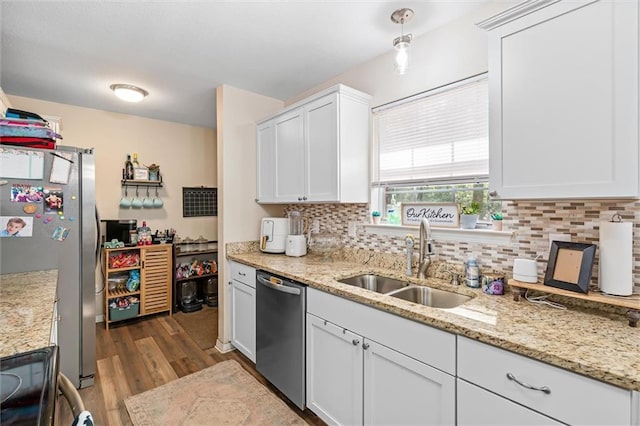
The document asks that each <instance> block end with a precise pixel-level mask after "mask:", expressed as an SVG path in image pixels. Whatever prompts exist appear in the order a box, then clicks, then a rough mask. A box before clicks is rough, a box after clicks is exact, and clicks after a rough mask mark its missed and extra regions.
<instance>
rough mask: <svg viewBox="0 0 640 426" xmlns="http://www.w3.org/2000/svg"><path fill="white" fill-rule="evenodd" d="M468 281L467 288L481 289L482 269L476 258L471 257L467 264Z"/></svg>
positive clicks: (466, 280)
mask: <svg viewBox="0 0 640 426" xmlns="http://www.w3.org/2000/svg"><path fill="white" fill-rule="evenodd" d="M465 270H466V279H465V282H466V284H467V287H471V288H478V287H480V267H479V266H478V261H477V260H476V258H475V257H473V256H469V257H468V258H467V263H466V268H465Z"/></svg>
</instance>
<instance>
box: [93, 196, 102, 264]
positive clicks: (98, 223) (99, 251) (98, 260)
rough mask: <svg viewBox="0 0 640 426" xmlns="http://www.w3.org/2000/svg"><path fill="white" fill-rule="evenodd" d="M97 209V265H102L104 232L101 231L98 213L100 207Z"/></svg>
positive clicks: (96, 207)
mask: <svg viewBox="0 0 640 426" xmlns="http://www.w3.org/2000/svg"><path fill="white" fill-rule="evenodd" d="M95 209H96V235H97V239H96V263H100V254H101V252H102V244H100V242H101V241H102V231H101V229H100V212H99V211H98V206H95Z"/></svg>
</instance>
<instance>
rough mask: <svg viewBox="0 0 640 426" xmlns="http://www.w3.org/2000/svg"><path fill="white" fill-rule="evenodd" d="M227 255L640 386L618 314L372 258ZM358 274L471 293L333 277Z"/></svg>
mask: <svg viewBox="0 0 640 426" xmlns="http://www.w3.org/2000/svg"><path fill="white" fill-rule="evenodd" d="M227 257H228V258H229V259H230V260H235V261H238V262H240V263H244V264H246V265H250V266H253V267H255V268H259V269H263V270H266V271H269V272H272V273H275V274H279V275H281V276H284V277H287V278H291V279H294V280H296V281H300V282H302V283H305V284H307V285H309V286H310V287H313V288H317V289H319V290H323V291H326V292H328V293H332V294H335V295H338V296H341V297H345V298H347V299H350V300H353V301H356V302H359V303H363V304H366V305H370V306H373V307H375V308H378V309H381V310H384V311H388V312H391V313H394V314H397V315H400V316H402V317H405V318H409V319H412V320H415V321H418V322H421V323H424V324H427V325H430V326H433V327H437V328H439V329H442V330H447V331H450V332H452V333H456V334H459V335H463V336H467V337H470V338H473V339H477V340H479V341H482V342H485V343H489V344H492V345H495V346H498V347H501V348H503V349H507V350H510V351H513V352H515V353H519V354H522V355H525V356H529V357H531V358H535V359H538V360H540V361H544V362H547V363H549V364H552V365H555V366H558V367H562V368H565V369H567V370H570V371H574V372H576V373H580V374H583V375H586V376H589V377H592V378H595V379H598V380H602V381H604V382H607V383H611V384H613V385H617V386H620V387H622V388H625V389H631V390H637V391H640V329H638V328H631V327H629V326H628V325H627V320H626V319H625V318H624V317H623V316H621V315H617V314H614V313H606V312H601V311H594V310H585V309H581V308H579V307H569V309H567V310H560V309H555V308H551V307H548V306H541V305H533V304H531V303H529V302H526V301H521V302H515V301H513V299H512V297H511V295H510V294H507V295H504V296H489V295H486V294H484V293H483V292H482V290H480V289H471V288H468V287H465V286H464V285H462V286H452V285H451V284H449V283H448V281H445V280H442V279H437V278H429V279H427V280H418V279H417V278H412V277H407V276H405V275H404V274H403V273H401V272H397V271H396V270H393V269H389V268H379V267H377V266H374V265H372V264H371V263H369V264H367V265H364V266H363V264H362V263H352V262H346V261H340V260H333V261H331V260H325V259H322V258H320V257H318V256H311V255H308V256H304V257H301V258H294V257H287V256H284V255H274V254H266V253H261V252H253V251H251V252H245V253H239V252H236V251H233V254H232V253H231V252H229V253H227ZM363 273H375V274H379V275H383V276H387V277H391V278H399V279H402V280H408V281H411V282H412V283H414V284H428V285H429V286H431V287H436V288H442V289H445V290H450V291H455V292H458V293H463V294H467V295H470V296H473V297H474V298H473V299H472V300H470V301H468V302H466V303H464V304H463V305H461V306H459V307H456V308H453V309H436V308H431V307H427V306H422V305H418V304H415V303H411V302H407V301H404V300H401V299H397V298H394V297H392V296H385V295H382V294H378V293H374V292H372V291H368V290H364V289H361V288H358V287H353V286H350V285H347V284H342V283H339V282H338V281H337V280H338V279H341V278H344V277H349V276H354V275H359V274H363Z"/></svg>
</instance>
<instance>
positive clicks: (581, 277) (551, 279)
mask: <svg viewBox="0 0 640 426" xmlns="http://www.w3.org/2000/svg"><path fill="white" fill-rule="evenodd" d="M595 254H596V246H595V245H594V244H583V243H571V242H567V241H552V242H551V249H550V250H549V264H548V266H547V272H546V273H545V276H544V285H548V286H551V287H557V288H561V289H564V290H569V291H575V292H577V293H588V292H589V282H590V281H591V272H592V271H593V259H594V258H595Z"/></svg>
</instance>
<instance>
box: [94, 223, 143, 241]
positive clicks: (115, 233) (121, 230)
mask: <svg viewBox="0 0 640 426" xmlns="http://www.w3.org/2000/svg"><path fill="white" fill-rule="evenodd" d="M102 222H104V223H105V224H106V233H105V236H106V239H105V240H106V241H111V240H118V241H122V242H123V243H124V245H125V246H130V245H132V244H131V231H133V232H136V230H137V229H138V221H137V220H136V219H119V220H103V221H102Z"/></svg>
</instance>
